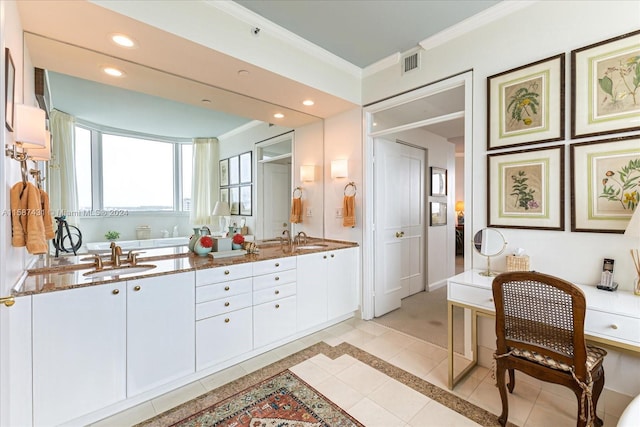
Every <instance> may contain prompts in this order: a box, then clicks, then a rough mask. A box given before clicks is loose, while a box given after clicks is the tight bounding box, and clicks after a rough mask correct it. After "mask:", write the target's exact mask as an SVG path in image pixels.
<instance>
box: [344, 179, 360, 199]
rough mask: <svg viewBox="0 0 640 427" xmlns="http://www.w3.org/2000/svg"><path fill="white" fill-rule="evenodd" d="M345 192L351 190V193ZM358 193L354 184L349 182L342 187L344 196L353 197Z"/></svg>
mask: <svg viewBox="0 0 640 427" xmlns="http://www.w3.org/2000/svg"><path fill="white" fill-rule="evenodd" d="M347 190H351V193H350V194H349V192H347ZM357 192H358V188H357V187H356V183H355V182H353V181H351V182H350V183H348V184H347V185H345V186H344V195H345V196H355V195H356V193H357Z"/></svg>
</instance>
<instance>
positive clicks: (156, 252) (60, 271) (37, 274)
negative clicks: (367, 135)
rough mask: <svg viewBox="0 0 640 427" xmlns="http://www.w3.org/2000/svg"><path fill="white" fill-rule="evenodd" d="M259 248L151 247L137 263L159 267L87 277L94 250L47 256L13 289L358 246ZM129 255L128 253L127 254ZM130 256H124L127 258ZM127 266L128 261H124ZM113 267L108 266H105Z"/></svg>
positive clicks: (47, 288)
mask: <svg viewBox="0 0 640 427" xmlns="http://www.w3.org/2000/svg"><path fill="white" fill-rule="evenodd" d="M256 243H257V245H258V248H259V252H258V253H255V254H246V255H241V256H234V257H227V258H215V259H214V258H213V257H212V256H210V255H207V256H198V255H196V254H194V253H190V252H189V251H188V249H187V248H186V247H184V246H181V247H175V248H160V249H149V250H145V251H141V252H138V262H137V265H148V264H153V265H155V266H156V267H155V268H153V269H150V270H146V271H143V272H139V273H128V274H120V275H118V276H115V275H114V276H104V277H87V276H85V275H84V274H85V273H87V272H89V271H93V270H95V267H94V263H93V258H92V255H91V254H85V255H78V256H68V257H60V258H54V257H45V258H44V259H42V260H39V261H38V262H37V263H36V265H35V266H34V267H33V268H31V269H29V270H27V275H26V277H25V278H24V281H23V282H22V283H21V284H20V285H19V286H18V287H17V288H16V289H14V291H13V295H14V296H16V297H19V296H25V295H35V294H40V293H44V292H53V291H61V290H65V289H73V288H80V287H85V286H92V285H102V284H106V283H115V282H123V281H126V280H133V279H142V278H147V277H154V276H163V275H167V274H176V273H181V272H187V271H195V270H204V269H207V268H214V267H222V266H225V265H233V264H243V263H247V262H256V261H264V260H269V259H275V258H282V257H289V256H297V255H304V254H308V253H314V252H325V251H331V250H336V249H345V248H351V247H355V246H358V244H357V243H354V242H345V241H339V240H328V239H317V238H314V239H309V240H308V242H307V244H309V245H318V244H322V245H326V246H323V247H320V248H314V249H304V250H295V245H294V246H291V245H289V246H283V245H281V244H280V243H277V242H256ZM124 255H126V254H124ZM125 258H126V256H123V257H122V259H123V260H124V259H125ZM122 265H123V266H125V265H127V264H126V263H125V262H124V261H123V263H122ZM108 268H109V267H108V266H106V267H105V269H108Z"/></svg>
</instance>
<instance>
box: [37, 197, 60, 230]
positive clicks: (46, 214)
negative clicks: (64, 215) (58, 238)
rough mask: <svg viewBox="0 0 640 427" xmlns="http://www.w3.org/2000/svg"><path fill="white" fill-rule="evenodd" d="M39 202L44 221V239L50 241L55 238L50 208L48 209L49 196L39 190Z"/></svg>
mask: <svg viewBox="0 0 640 427" xmlns="http://www.w3.org/2000/svg"><path fill="white" fill-rule="evenodd" d="M40 201H41V202H42V215H43V216H42V220H43V221H44V238H45V240H51V239H53V238H54V237H55V235H56V234H55V232H54V231H53V220H52V219H51V208H50V207H49V195H48V194H47V192H46V191H44V190H42V189H41V190H40Z"/></svg>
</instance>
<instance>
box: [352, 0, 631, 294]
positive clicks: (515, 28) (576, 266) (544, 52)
mask: <svg viewBox="0 0 640 427" xmlns="http://www.w3.org/2000/svg"><path fill="white" fill-rule="evenodd" d="M577 7H578V6H577V3H576V2H574V1H553V2H548V1H540V2H535V3H533V4H532V5H531V6H529V7H527V8H525V9H523V10H520V11H518V12H515V13H514V14H512V15H510V16H506V17H504V18H502V19H500V20H498V21H495V22H493V23H491V24H490V25H488V26H486V27H483V28H480V29H477V30H475V31H473V32H471V33H469V34H467V35H464V36H461V37H459V38H457V39H454V40H452V41H449V42H447V43H445V44H443V45H441V46H438V47H436V48H434V49H432V50H429V51H425V52H423V56H422V64H423V67H422V69H421V70H420V71H417V72H415V74H414V72H412V73H410V74H409V75H405V76H406V77H405V78H403V77H401V75H400V72H399V70H398V68H397V67H393V68H389V69H386V70H384V71H382V72H380V73H377V74H375V75H372V76H370V77H367V78H365V80H364V81H363V96H364V102H365V103H371V102H373V101H375V100H378V99H383V98H386V97H389V96H391V95H394V94H397V93H400V92H404V91H406V90H409V89H412V88H415V87H418V86H421V85H424V84H427V83H429V82H434V81H436V80H439V79H442V78H444V77H446V76H450V75H453V74H458V73H460V72H462V71H465V70H469V69H473V77H474V82H473V109H474V123H473V141H474V145H473V151H472V152H471V153H465V155H466V156H473V165H474V166H473V182H474V184H475V185H474V186H473V208H472V209H471V206H467V209H466V214H467V217H468V216H469V215H473V218H474V222H473V224H474V227H475V228H476V230H473V231H477V229H479V228H481V227H483V226H485V225H486V224H487V218H486V200H487V191H486V185H485V183H486V155H487V150H486V120H487V117H486V105H487V94H486V78H487V77H488V76H490V75H493V74H496V73H499V72H502V71H506V70H509V69H512V68H515V67H518V66H521V65H525V64H528V63H531V62H534V61H537V60H540V59H543V58H547V57H550V56H553V55H557V54H559V53H563V52H564V53H566V54H567V58H566V81H567V85H566V88H565V96H566V101H567V105H566V106H565V109H566V122H565V134H566V135H567V137H566V138H565V141H564V144H565V145H569V144H570V143H571V142H573V141H570V139H569V134H570V114H569V112H570V103H571V96H570V89H569V88H570V85H569V83H570V81H571V80H570V68H571V67H570V64H571V61H570V52H571V50H573V49H577V48H580V47H582V46H585V45H589V44H592V43H595V42H598V41H601V40H605V39H607V38H611V37H614V36H617V35H620V34H624V33H627V32H630V31H633V30H637V28H638V22H639V21H638V16H640V2H637V1H587V2H580V3H579V11H580V13H579V15H580V18H579V20H576V10H577V9H576V8H577ZM523 23H527V25H528V26H527V27H526V28H527V30H526V31H525V30H523ZM583 140H588V139H581V140H580V141H583ZM560 143H563V142H560ZM467 172H468V171H467ZM570 195H571V191H570V177H569V155H568V148H567V152H566V163H565V200H564V204H565V227H566V230H565V231H538V230H514V229H501V231H502V232H503V234H504V235H505V237H506V239H507V241H508V247H507V252H510V251H511V250H512V249H513V248H517V247H522V248H524V249H525V250H526V251H527V253H528V254H529V255H530V256H531V264H532V267H533V268H534V269H536V270H538V271H544V272H547V273H549V274H554V275H558V276H562V277H564V278H566V279H569V280H572V281H575V282H579V283H587V284H589V283H596V282H597V281H598V280H599V277H600V271H601V266H602V259H603V258H605V257H606V258H614V259H615V260H616V279H617V281H618V282H619V284H620V288H621V289H626V290H630V289H631V287H632V282H631V281H632V278H633V271H634V270H633V266H632V260H631V258H630V256H629V243H628V241H627V240H625V238H624V237H622V236H621V235H618V234H603V233H574V232H571V231H570V224H571V222H570V221H571V219H570V206H571V199H570ZM468 203H469V201H468V200H467V204H468ZM485 262H486V261H485V260H484V259H481V258H480V257H478V256H477V255H474V260H473V265H474V266H482V265H484V263H485ZM492 265H494V267H495V268H496V269H498V270H501V269H504V268H505V260H504V255H503V256H501V257H498V259H496V260H495V263H493V262H492Z"/></svg>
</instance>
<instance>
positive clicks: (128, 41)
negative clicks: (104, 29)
mask: <svg viewBox="0 0 640 427" xmlns="http://www.w3.org/2000/svg"><path fill="white" fill-rule="evenodd" d="M111 40H112V41H113V42H114V43H115V44H117V45H118V46H122V47H127V48H132V47H136V42H135V41H133V39H132V38H131V37H129V36H125V35H124V34H119V33H118V34H111Z"/></svg>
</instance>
